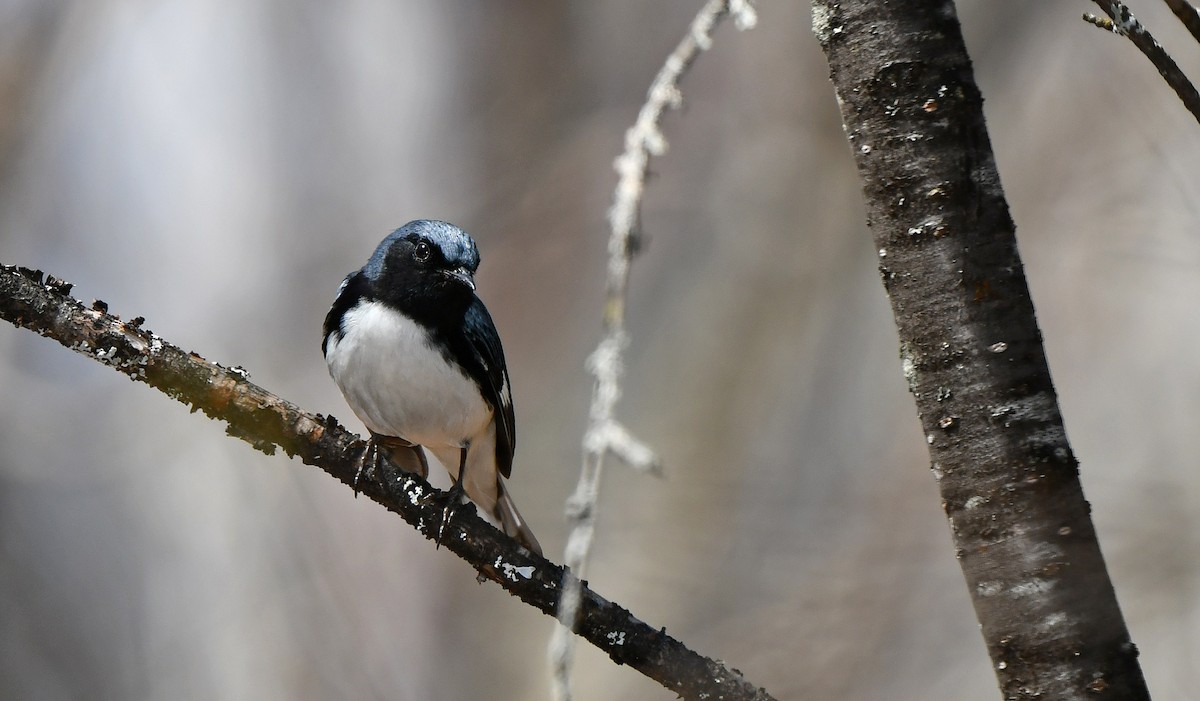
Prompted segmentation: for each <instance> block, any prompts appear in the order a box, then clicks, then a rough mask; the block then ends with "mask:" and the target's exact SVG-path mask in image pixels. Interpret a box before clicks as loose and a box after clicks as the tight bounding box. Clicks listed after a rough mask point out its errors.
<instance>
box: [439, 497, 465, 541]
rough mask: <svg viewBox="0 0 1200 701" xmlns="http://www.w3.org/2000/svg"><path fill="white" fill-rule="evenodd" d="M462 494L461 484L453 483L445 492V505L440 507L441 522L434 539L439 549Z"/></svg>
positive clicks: (460, 503)
mask: <svg viewBox="0 0 1200 701" xmlns="http://www.w3.org/2000/svg"><path fill="white" fill-rule="evenodd" d="M463 493H464V491H463V487H462V482H455V483H454V485H453V486H452V487H450V489H449V490H448V491H447V492H446V505H445V506H444V507H442V522H441V524H439V525H438V532H437V538H436V539H434V542H435V543H436V544H437V547H439V548H440V547H441V546H442V537H443V536H444V535H445V534H446V526H449V525H450V520H451V519H452V518H454V513H455V512H456V511H458V507H460V506H462V498H463Z"/></svg>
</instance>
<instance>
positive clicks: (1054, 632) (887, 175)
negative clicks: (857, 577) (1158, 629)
mask: <svg viewBox="0 0 1200 701" xmlns="http://www.w3.org/2000/svg"><path fill="white" fill-rule="evenodd" d="M813 30H814V32H815V34H816V35H817V38H818V40H819V41H820V43H821V45H822V47H823V49H824V50H825V53H826V55H827V58H828V61H829V65H830V74H831V78H832V81H833V85H834V88H835V90H836V92H837V96H838V99H839V102H840V104H841V110H842V119H843V124H844V127H845V131H846V135H847V137H848V139H849V142H850V145H851V148H852V151H853V154H854V158H855V161H856V162H857V165H858V169H859V174H860V177H861V179H862V183H863V191H864V194H865V199H866V207H867V223H868V226H869V227H870V230H871V232H872V235H873V237H874V240H875V244H876V248H877V250H878V256H879V270H880V274H881V276H882V278H883V283H884V287H885V288H886V290H887V294H888V296H889V298H890V300H891V304H892V309H893V312H894V314H895V319H896V325H897V327H898V329H899V334H900V344H901V348H900V356H901V363H902V366H903V371H904V375H905V377H906V379H907V380H908V384H909V389H910V390H911V392H912V395H913V397H914V399H915V401H916V405H917V411H918V413H919V415H920V420H921V424H922V426H923V428H924V432H925V435H926V438H927V442H928V444H929V452H930V458H931V460H932V469H933V474H934V477H935V478H936V479H937V482H938V486H939V488H940V490H941V494H942V499H943V507H944V509H945V512H946V515H947V517H948V519H949V522H950V527H951V531H952V533H953V539H954V544H955V548H956V556H957V558H958V560H959V563H960V565H961V566H962V570H963V574H964V575H965V577H966V580H967V585H968V587H969V589H970V594H971V598H972V600H973V602H974V605H975V611H976V614H977V616H978V618H979V622H980V625H981V628H982V632H983V636H984V639H985V641H986V643H987V648H988V652H989V654H990V655H991V658H992V661H993V663H994V664H993V666H994V669H995V671H996V675H997V677H998V679H999V682H1000V687H1001V689H1002V691H1003V693H1004V697H1005V698H1007V699H1033V698H1041V699H1085V698H1086V699H1097V698H1112V699H1122V700H1128V699H1148V698H1149V695H1148V692H1147V690H1146V686H1145V682H1144V680H1143V677H1142V673H1141V669H1140V668H1139V666H1138V662H1137V650H1136V649H1135V647H1134V646H1133V644H1132V643H1131V642H1130V638H1129V634H1128V632H1127V630H1126V627H1125V623H1124V620H1123V618H1122V616H1121V612H1120V609H1119V608H1118V605H1117V600H1116V596H1115V594H1114V591H1113V588H1112V584H1111V583H1110V581H1109V578H1108V575H1107V572H1106V570H1105V566H1104V560H1103V558H1102V556H1101V553H1100V547H1099V544H1098V542H1097V540H1096V533H1095V530H1094V528H1093V526H1092V522H1091V518H1090V507H1089V505H1088V503H1087V501H1086V500H1085V499H1084V496H1083V491H1082V488H1081V486H1080V481H1079V470H1078V463H1077V462H1076V459H1075V457H1074V455H1073V454H1072V452H1071V448H1070V445H1068V443H1067V438H1066V433H1065V431H1064V428H1063V421H1062V416H1061V414H1060V412H1059V407H1058V400H1057V396H1056V394H1055V391H1054V387H1053V385H1052V383H1051V379H1050V371H1049V368H1048V366H1047V363H1046V355H1045V351H1044V349H1043V347H1042V343H1041V335H1040V332H1039V330H1038V327H1037V322H1036V319H1035V318H1034V308H1033V303H1032V300H1031V299H1030V295H1029V289H1028V287H1027V285H1026V281H1025V276H1024V272H1023V269H1022V266H1021V260H1020V257H1019V255H1018V252H1017V245H1016V238H1015V228H1014V225H1013V222H1012V219H1011V217H1010V216H1009V213H1008V206H1007V203H1006V202H1005V200H1004V195H1003V192H1002V190H1001V187H1000V180H999V175H998V174H997V171H996V164H995V160H994V158H993V155H992V152H991V145H990V143H989V140H988V134H987V130H986V127H985V125H984V119H983V112H982V106H983V100H982V98H981V96H980V93H979V89H978V88H977V87H976V85H975V81H974V76H973V73H972V68H971V63H970V60H969V58H968V56H967V53H966V48H965V46H964V44H963V39H962V34H961V30H960V27H959V24H958V18H957V15H956V12H955V8H954V4H953V3H952V2H949V1H948V0H892V1H891V2H879V1H878V0H875V1H872V0H851V1H846V2H831V1H828V0H814V2H813Z"/></svg>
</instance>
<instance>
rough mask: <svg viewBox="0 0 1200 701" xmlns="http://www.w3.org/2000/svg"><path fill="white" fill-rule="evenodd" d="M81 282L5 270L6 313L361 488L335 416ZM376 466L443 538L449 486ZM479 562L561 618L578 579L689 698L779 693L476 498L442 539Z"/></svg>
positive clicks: (365, 489)
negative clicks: (636, 607)
mask: <svg viewBox="0 0 1200 701" xmlns="http://www.w3.org/2000/svg"><path fill="white" fill-rule="evenodd" d="M70 290H71V285H70V284H68V283H65V282H62V281H60V280H56V279H54V278H53V277H45V276H43V274H42V273H41V272H40V271H35V270H28V269H25V268H16V267H11V266H3V265H0V318H2V319H4V320H6V321H9V322H11V323H12V324H13V325H15V326H18V327H24V328H27V329H30V330H32V331H35V332H37V333H39V334H41V335H43V336H46V337H48V338H52V339H54V340H56V341H58V342H59V343H61V344H62V345H64V346H66V347H67V348H70V349H71V350H73V351H76V352H78V353H80V354H82V355H85V356H87V357H89V358H92V359H93V360H97V361H99V362H101V363H103V364H105V365H108V366H109V367H111V368H113V369H114V370H117V371H119V372H122V373H124V374H125V375H127V376H129V377H130V378H131V379H133V380H135V381H138V382H145V383H146V384H148V385H150V386H152V387H154V388H156V389H158V390H160V391H162V392H163V393H165V394H167V395H168V396H170V397H171V398H172V399H175V400H176V401H179V402H181V403H184V404H187V405H189V406H191V407H192V408H193V409H196V410H199V411H202V412H204V413H205V414H207V415H208V416H210V417H212V418H214V419H217V420H220V421H224V422H225V423H227V424H228V428H227V429H226V432H227V433H228V434H229V435H231V436H234V437H236V438H240V439H242V440H244V441H246V442H247V443H249V444H250V445H252V446H253V447H254V448H256V449H258V450H261V451H263V452H265V453H267V454H273V453H274V451H275V449H276V448H281V449H283V451H284V452H285V453H287V454H288V455H290V456H292V457H299V458H300V459H301V460H302V461H303V462H304V463H306V464H308V465H314V466H316V467H319V468H321V469H322V470H325V471H326V472H328V473H329V474H330V475H332V476H333V477H335V478H337V479H339V480H341V481H342V482H343V483H345V484H346V485H348V486H349V485H353V483H354V478H355V473H356V472H357V467H358V464H359V460H360V458H361V457H362V455H363V450H364V447H365V444H364V443H363V441H362V440H361V439H359V438H358V437H357V436H355V435H353V434H351V433H350V432H348V431H347V430H346V429H345V428H343V427H342V426H340V425H339V424H338V422H337V420H336V419H334V418H333V417H331V416H330V417H324V416H321V415H319V414H317V415H314V414H309V413H306V412H303V411H301V410H300V408H299V407H297V406H296V405H294V404H291V403H290V402H287V401H285V400H283V399H281V398H280V397H277V396H275V395H273V394H271V393H270V392H267V391H266V390H264V389H263V388H261V387H259V386H257V385H255V384H253V383H252V382H250V381H249V378H248V375H247V374H246V372H245V371H244V370H242V369H240V368H226V367H222V366H221V365H218V364H216V363H213V362H210V361H208V360H205V359H204V358H201V357H200V356H199V355H196V354H195V353H188V352H186V351H183V350H182V349H180V348H179V347H178V346H174V345H172V344H170V343H167V342H166V341H164V340H163V339H162V338H160V337H159V336H157V335H156V334H154V333H152V332H150V331H149V330H147V329H145V328H143V327H142V322H143V320H142V319H141V318H140V317H139V318H137V319H133V320H131V321H128V322H126V321H122V320H121V319H119V318H117V317H116V316H113V315H111V314H109V313H108V307H107V305H105V304H104V303H103V302H99V301H97V302H94V303H93V304H92V306H91V307H90V308H89V307H85V306H84V305H83V304H82V303H81V302H79V300H76V299H74V298H72V297H70V296H69V293H70ZM380 473H381V474H375V471H374V470H373V469H372V470H369V471H368V473H367V474H366V475H364V476H363V479H362V480H360V481H359V483H358V488H359V491H360V492H361V493H362V494H363V495H365V496H367V497H369V498H370V499H372V500H374V501H376V502H378V503H379V504H381V505H383V506H384V507H386V508H387V509H388V510H389V511H392V512H394V513H396V514H398V515H399V516H401V517H402V518H403V519H404V520H405V521H407V522H409V523H410V524H412V525H413V526H415V527H416V528H417V530H419V531H420V532H421V533H422V534H423V535H424V536H425V537H426V538H430V539H432V538H434V537H435V536H436V535H437V530H438V525H439V523H440V519H441V505H443V504H444V503H445V501H444V499H440V497H441V496H442V492H440V491H439V490H437V489H435V488H433V487H432V486H430V485H429V483H428V482H426V481H425V480H423V479H421V478H420V477H418V476H416V475H414V474H411V473H407V472H401V471H399V470H397V469H395V468H394V466H391V465H385V466H384V467H383V469H382V470H381V471H380ZM442 545H443V546H444V547H445V549H447V550H449V551H450V552H453V553H454V554H455V555H458V556H459V557H461V558H462V559H463V560H465V561H466V562H468V563H469V564H470V565H471V566H472V567H474V568H475V570H476V571H477V572H478V573H479V577H480V579H490V580H491V581H493V582H496V583H497V584H499V585H500V586H501V587H503V588H504V589H505V590H506V591H508V592H509V593H510V594H512V595H513V596H516V597H518V598H519V599H521V600H522V601H524V602H525V603H527V604H529V605H531V606H533V607H535V608H537V609H538V610H540V611H542V612H543V613H545V614H547V615H551V616H552V615H554V612H555V610H556V606H557V604H558V599H559V596H560V593H561V591H560V590H561V589H562V587H563V586H565V585H566V584H567V583H570V584H573V585H574V586H576V587H577V588H578V589H579V590H580V591H581V592H582V603H581V605H580V607H579V614H578V617H577V619H576V622H575V626H574V627H575V630H576V632H577V633H579V635H581V636H583V637H584V638H585V639H587V640H588V641H589V642H591V643H592V644H593V645H595V646H596V647H598V648H600V649H601V650H603V651H604V652H605V653H607V654H608V656H609V657H610V658H612V660H613V661H614V662H616V663H617V664H627V665H629V666H630V667H633V668H634V669H636V670H638V671H640V672H641V673H642V674H645V675H646V676H648V677H650V678H651V679H654V680H655V681H657V682H659V683H660V684H662V685H663V686H665V687H666V688H668V689H670V690H671V691H673V692H675V693H677V694H679V695H680V696H682V697H684V698H687V699H704V698H709V699H716V698H724V699H747V700H749V699H755V700H758V701H768V700H769V699H770V698H771V697H770V696H769V695H768V694H767V693H766V692H765V691H762V690H760V689H755V688H754V687H753V686H752V685H751V684H750V683H748V682H747V681H746V680H745V679H744V678H743V677H742V675H741V674H740V673H738V672H736V671H735V670H731V669H728V668H727V667H725V666H724V665H722V664H720V663H718V662H715V661H713V660H711V659H709V658H707V657H703V656H701V655H699V654H697V653H695V652H693V651H691V650H689V649H688V648H687V647H685V646H684V645H683V643H681V642H679V641H678V640H675V639H674V638H672V637H670V636H669V635H667V634H666V632H665V631H664V630H662V629H655V628H652V627H651V626H649V625H647V624H645V623H643V622H642V621H639V620H638V619H637V618H634V617H633V615H632V614H630V613H629V612H628V611H626V610H625V609H623V608H621V607H620V606H618V605H617V604H615V603H612V602H610V601H607V600H605V599H604V598H602V597H601V596H599V595H598V594H596V593H595V592H593V591H592V590H591V589H589V588H588V587H587V586H586V585H585V584H583V583H580V582H578V580H575V579H574V578H573V577H572V576H571V575H570V573H569V572H567V571H566V570H565V569H564V568H562V567H560V566H558V565H555V564H554V563H552V562H549V561H548V560H546V559H544V558H542V557H540V556H538V555H534V554H532V553H530V552H529V551H527V550H525V549H524V548H522V547H521V546H519V545H518V544H517V543H516V541H514V540H512V539H511V538H509V537H508V536H505V535H504V534H503V533H501V532H500V531H498V530H496V529H495V528H493V527H492V526H491V525H489V524H488V523H486V522H485V521H483V520H481V519H480V518H479V517H478V516H476V515H475V513H474V509H473V508H469V507H468V506H466V505H464V506H463V507H462V508H460V509H458V510H457V511H456V512H455V515H454V518H453V521H452V522H451V523H450V524H449V526H448V527H447V529H446V535H445V537H444V538H443V540H442Z"/></svg>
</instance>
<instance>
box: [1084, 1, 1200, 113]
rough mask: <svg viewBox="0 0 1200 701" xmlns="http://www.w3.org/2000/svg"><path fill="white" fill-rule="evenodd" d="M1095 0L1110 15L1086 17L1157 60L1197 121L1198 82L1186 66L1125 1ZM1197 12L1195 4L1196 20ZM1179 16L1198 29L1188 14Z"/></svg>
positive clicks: (1172, 87)
mask: <svg viewBox="0 0 1200 701" xmlns="http://www.w3.org/2000/svg"><path fill="white" fill-rule="evenodd" d="M1092 2H1094V3H1096V4H1097V5H1098V6H1099V7H1100V9H1101V10H1104V13H1105V14H1106V15H1108V17H1107V18H1104V17H1097V16H1096V15H1092V14H1085V15H1084V16H1083V19H1084V20H1086V21H1088V22H1090V23H1092V24H1094V25H1096V26H1097V27H1100V28H1101V29H1104V30H1107V31H1110V32H1112V33H1113V34H1117V35H1120V36H1123V37H1125V38H1127V39H1129V41H1131V42H1133V45H1134V46H1136V47H1137V48H1138V50H1139V51H1141V52H1142V53H1143V54H1144V55H1145V56H1146V58H1148V59H1150V63H1153V64H1154V67H1155V68H1157V69H1158V74H1159V75H1160V76H1162V79H1163V80H1165V81H1167V85H1170V86H1171V89H1172V90H1174V91H1175V94H1176V95H1178V96H1179V99H1180V100H1181V101H1182V102H1183V106H1184V107H1186V108H1187V110H1188V111H1189V112H1191V113H1192V116H1193V117H1195V118H1196V120H1197V121H1200V93H1198V92H1196V86H1195V85H1192V81H1190V80H1188V77H1187V76H1186V75H1184V74H1183V70H1182V69H1180V67H1179V64H1177V63H1175V59H1173V58H1171V55H1170V54H1168V53H1167V50H1166V49H1164V48H1163V47H1162V44H1159V43H1158V40H1157V39H1155V38H1154V35H1152V34H1151V33H1150V30H1148V29H1146V27H1145V26H1144V25H1143V24H1142V23H1141V22H1139V21H1138V20H1137V18H1136V17H1134V16H1133V13H1131V12H1130V11H1129V8H1128V7H1126V6H1125V3H1123V2H1121V1H1120V0H1092ZM1168 4H1172V3H1171V2H1170V0H1168ZM1176 4H1178V3H1176ZM1172 7H1174V5H1172ZM1179 12H1180V11H1179V10H1177V11H1176V14H1179ZM1195 15H1196V10H1195V9H1194V8H1192V10H1191V15H1190V16H1191V18H1192V19H1193V20H1194V19H1195ZM1179 17H1180V18H1181V19H1183V22H1184V24H1185V25H1187V26H1188V29H1191V30H1192V31H1193V33H1194V32H1195V31H1196V30H1195V29H1193V25H1192V24H1189V20H1188V19H1187V16H1186V15H1184V14H1179Z"/></svg>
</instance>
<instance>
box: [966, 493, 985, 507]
mask: <svg viewBox="0 0 1200 701" xmlns="http://www.w3.org/2000/svg"><path fill="white" fill-rule="evenodd" d="M987 501H988V500H987V497H982V496H979V495H978V494H976V495H975V496H973V497H971V498H970V499H967V500H966V501H965V502H964V503H963V508H964V509H968V510H970V509H978V508H979V507H981V506H983V505H984V504H986V503H987Z"/></svg>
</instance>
